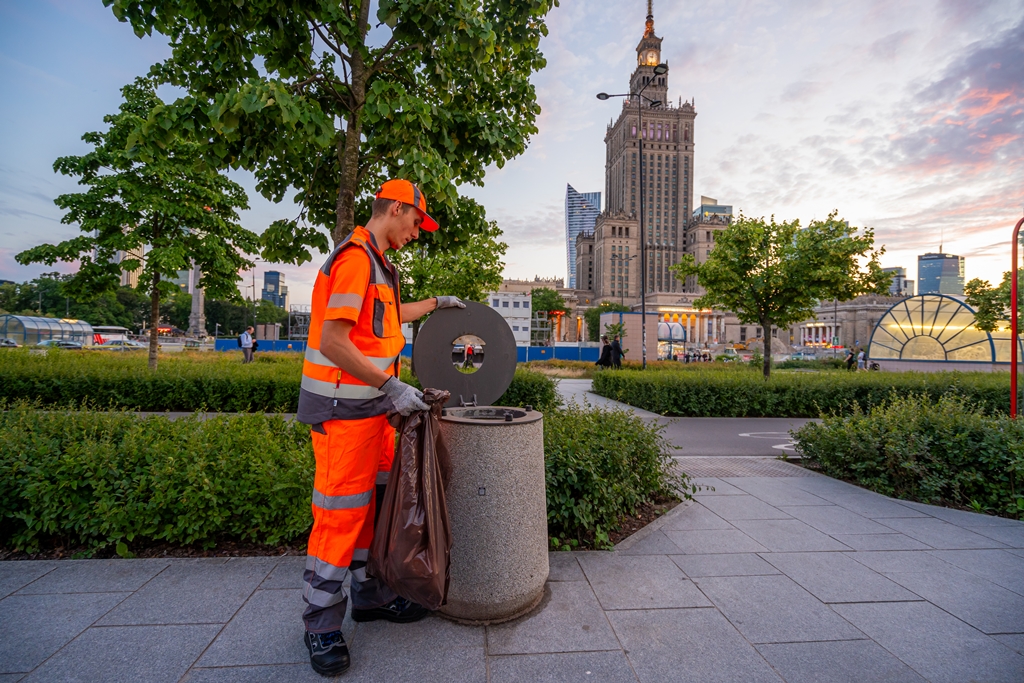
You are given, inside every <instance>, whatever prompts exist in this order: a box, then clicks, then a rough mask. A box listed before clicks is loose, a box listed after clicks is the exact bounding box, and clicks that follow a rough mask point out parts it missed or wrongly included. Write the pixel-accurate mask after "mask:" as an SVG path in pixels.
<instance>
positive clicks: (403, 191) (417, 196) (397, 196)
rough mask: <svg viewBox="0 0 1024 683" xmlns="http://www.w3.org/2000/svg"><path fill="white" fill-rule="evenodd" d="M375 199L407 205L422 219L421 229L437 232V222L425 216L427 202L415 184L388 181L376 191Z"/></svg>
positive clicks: (405, 181)
mask: <svg viewBox="0 0 1024 683" xmlns="http://www.w3.org/2000/svg"><path fill="white" fill-rule="evenodd" d="M376 198H377V199H394V200H395V201H399V202H402V203H404V204H408V205H409V206H411V207H413V208H414V209H416V210H417V211H418V212H419V214H420V216H421V217H422V218H423V224H422V225H420V227H421V228H423V229H424V230H426V231H427V232H434V231H435V230H437V228H438V225H437V221H435V220H434V219H433V218H431V217H430V216H428V215H427V200H426V199H424V198H423V193H422V192H420V188H419V187H417V185H416V183H412V182H409V181H408V180H400V179H396V180H389V181H387V182H386V183H384V184H383V185H381V186H380V189H379V190H377V197H376Z"/></svg>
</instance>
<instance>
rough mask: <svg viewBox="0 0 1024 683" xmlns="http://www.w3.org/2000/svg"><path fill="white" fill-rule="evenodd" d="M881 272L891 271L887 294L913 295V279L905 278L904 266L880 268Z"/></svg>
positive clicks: (905, 270)
mask: <svg viewBox="0 0 1024 683" xmlns="http://www.w3.org/2000/svg"><path fill="white" fill-rule="evenodd" d="M882 272H883V273H892V281H891V282H890V283H889V296H914V281H913V280H908V279H907V269H906V268H903V267H893V268H882Z"/></svg>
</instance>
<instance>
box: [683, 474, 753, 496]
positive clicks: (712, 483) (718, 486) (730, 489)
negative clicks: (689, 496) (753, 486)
mask: <svg viewBox="0 0 1024 683" xmlns="http://www.w3.org/2000/svg"><path fill="white" fill-rule="evenodd" d="M692 481H693V483H694V484H697V485H698V486H700V487H701V491H699V492H698V493H697V494H696V495H697V496H745V495H747V494H746V493H745V492H744V491H742V490H740V489H738V488H736V487H735V486H733V485H732V484H727V483H725V482H724V481H722V480H721V479H719V478H717V477H694V478H693V479H692ZM712 489H714V490H712Z"/></svg>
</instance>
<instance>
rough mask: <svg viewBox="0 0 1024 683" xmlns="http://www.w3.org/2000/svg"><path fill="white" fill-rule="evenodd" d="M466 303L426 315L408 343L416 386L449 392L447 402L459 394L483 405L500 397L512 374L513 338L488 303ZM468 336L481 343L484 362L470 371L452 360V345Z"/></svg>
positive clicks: (456, 400) (456, 402) (457, 398)
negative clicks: (410, 346)
mask: <svg viewBox="0 0 1024 683" xmlns="http://www.w3.org/2000/svg"><path fill="white" fill-rule="evenodd" d="M465 303H466V307H465V308H444V309H441V310H439V311H434V313H432V314H431V316H430V317H429V318H427V321H426V322H425V323H423V326H422V327H420V332H419V334H418V335H417V336H416V343H415V344H413V348H412V358H413V364H414V365H415V366H416V376H417V377H418V378H419V380H420V384H422V385H423V386H424V387H433V388H434V389H443V390H445V391H447V392H450V393H451V395H452V397H451V398H450V399H449V400H448V402H447V403H446V404H445V405H446V406H458V405H459V401H460V397H461V400H462V401H464V402H465V403H471V402H472V401H473V397H474V396H476V404H477V405H479V406H488V405H492V404H493V403H494V402H495V401H497V400H498V399H499V398H501V395H502V394H504V393H505V390H506V389H508V386H509V385H510V384H511V383H512V377H513V376H514V375H515V374H516V360H517V358H516V338H515V336H513V334H512V328H510V327H509V326H508V323H507V322H505V319H504V318H502V317H501V314H499V313H498V312H497V311H495V310H494V309H492V308H491V307H490V306H485V305H483V304H478V303H476V302H475V301H467V302H465ZM467 334H471V335H474V336H477V337H479V338H480V339H482V340H483V341H484V361H483V364H482V365H481V366H480V369H479V370H477V371H476V372H474V373H472V374H466V373H462V372H459V371H458V369H457V368H456V367H455V366H454V365H453V364H452V343H453V342H454V341H455V340H456V339H458V338H459V337H461V336H463V335H467Z"/></svg>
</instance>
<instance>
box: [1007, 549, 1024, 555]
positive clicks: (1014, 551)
mask: <svg viewBox="0 0 1024 683" xmlns="http://www.w3.org/2000/svg"><path fill="white" fill-rule="evenodd" d="M1005 550H1006V552H1008V553H1011V554H1013V555H1017V556H1018V557H1024V548H1005Z"/></svg>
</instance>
